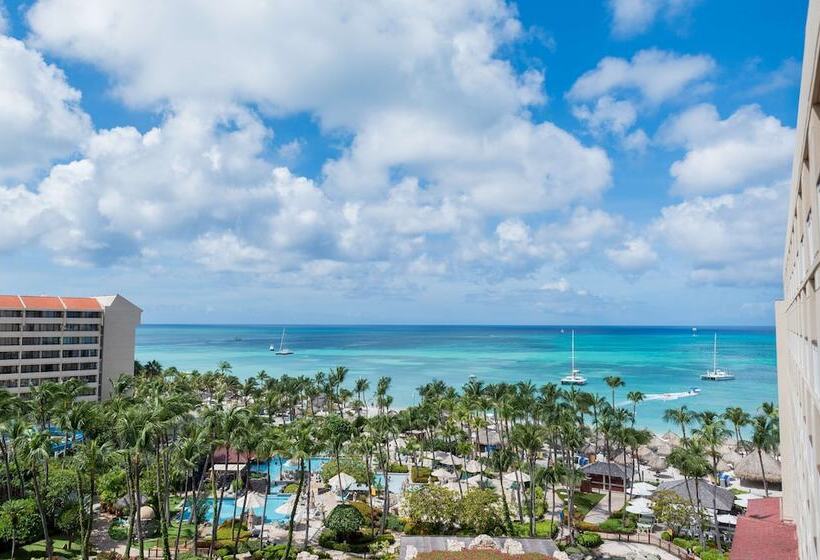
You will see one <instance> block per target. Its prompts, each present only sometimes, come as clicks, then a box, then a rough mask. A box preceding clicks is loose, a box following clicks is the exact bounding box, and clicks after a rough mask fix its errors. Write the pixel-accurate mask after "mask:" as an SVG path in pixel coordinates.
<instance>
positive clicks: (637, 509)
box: [626, 498, 653, 515]
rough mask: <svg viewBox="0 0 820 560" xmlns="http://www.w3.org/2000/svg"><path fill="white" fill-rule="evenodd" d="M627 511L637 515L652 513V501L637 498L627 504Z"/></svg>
mask: <svg viewBox="0 0 820 560" xmlns="http://www.w3.org/2000/svg"><path fill="white" fill-rule="evenodd" d="M626 511H628V512H629V513H634V514H635V515H652V513H653V512H652V502H651V501H650V500H647V499H646V498H635V499H634V500H632V501H631V502H629V505H628V506H626Z"/></svg>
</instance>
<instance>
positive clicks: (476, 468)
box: [464, 459, 484, 473]
mask: <svg viewBox="0 0 820 560" xmlns="http://www.w3.org/2000/svg"><path fill="white" fill-rule="evenodd" d="M464 470H465V471H467V472H468V473H480V472H481V471H483V470H484V465H482V464H481V463H479V462H478V461H476V460H475V459H473V460H471V461H467V463H465V465H464Z"/></svg>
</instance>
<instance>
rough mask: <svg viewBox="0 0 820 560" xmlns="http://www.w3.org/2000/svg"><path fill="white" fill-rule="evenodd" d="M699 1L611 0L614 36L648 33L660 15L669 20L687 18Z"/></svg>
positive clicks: (622, 36) (623, 36) (625, 36)
mask: <svg viewBox="0 0 820 560" xmlns="http://www.w3.org/2000/svg"><path fill="white" fill-rule="evenodd" d="M698 1H699V0H609V8H610V10H611V12H612V34H613V35H615V36H616V37H619V38H627V37H632V36H635V35H639V34H640V33H643V32H645V31H647V30H648V29H649V28H650V27H651V26H652V24H653V23H654V22H655V20H656V19H657V17H658V16H659V15H663V16H665V17H666V18H667V19H670V20H672V19H677V18H679V17H680V16H685V15H687V14H688V13H689V11H690V10H691V9H692V8H693V7H694V6H695V4H697V3H698Z"/></svg>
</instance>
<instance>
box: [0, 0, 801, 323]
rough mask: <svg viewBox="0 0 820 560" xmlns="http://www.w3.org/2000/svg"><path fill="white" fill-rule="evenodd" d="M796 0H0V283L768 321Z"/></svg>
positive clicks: (212, 298)
mask: <svg viewBox="0 0 820 560" xmlns="http://www.w3.org/2000/svg"><path fill="white" fill-rule="evenodd" d="M806 9H807V4H806V2H805V1H804V0H794V1H790V2H778V3H772V2H769V1H762V0H761V1H753V0H750V1H744V2H740V1H727V0H579V1H577V2H543V1H539V0H531V1H530V0H528V1H522V2H517V3H510V2H504V1H501V0H470V1H462V0H451V1H448V2H439V1H424V0H406V1H404V0H384V1H380V0H372V1H368V2H341V1H333V0H330V1H328V0H323V1H319V0H302V1H299V2H284V1H278V0H270V1H266V2H260V1H258V0H235V1H233V2H229V3H226V2H217V1H211V0H206V1H202V0H178V1H175V2H166V1H161V0H121V1H118V2H111V1H109V0H39V1H32V2H16V1H13V0H0V293H22V294H46V293H48V294H52V293H56V294H60V295H96V294H109V293H120V294H123V295H124V296H126V297H128V298H129V299H131V300H132V301H134V302H135V303H136V304H137V305H139V306H140V307H141V308H142V309H143V310H144V314H143V320H144V322H148V323H265V324H293V323H393V324H397V323H423V324H426V323H429V324H434V323H451V324H461V323H483V324H562V325H563V324H655V325H657V324H663V325H671V324H674V325H714V324H720V325H730V324H731V325H771V324H773V301H774V300H775V299H777V298H778V297H780V295H781V293H782V287H781V272H780V268H781V254H782V252H783V246H784V239H785V221H786V213H787V204H788V192H789V180H790V176H791V169H790V168H791V161H792V153H793V136H794V127H795V120H796V113H797V101H798V93H799V86H800V84H799V80H800V65H801V58H802V50H803V31H804V25H805V15H806Z"/></svg>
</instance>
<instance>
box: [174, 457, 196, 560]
mask: <svg viewBox="0 0 820 560" xmlns="http://www.w3.org/2000/svg"><path fill="white" fill-rule="evenodd" d="M191 476H192V474H191V473H189V472H187V471H186V472H185V493H184V494H183V495H182V511H181V512H180V514H179V524H178V525H177V536H176V540H175V541H174V558H176V557H178V556H179V536H180V534H181V533H182V518H183V517H185V504H186V503H187V502H188V482H189V481H190V479H191ZM193 511H194V508H193V507H192V508H191V512H193ZM194 553H196V549H194Z"/></svg>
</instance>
